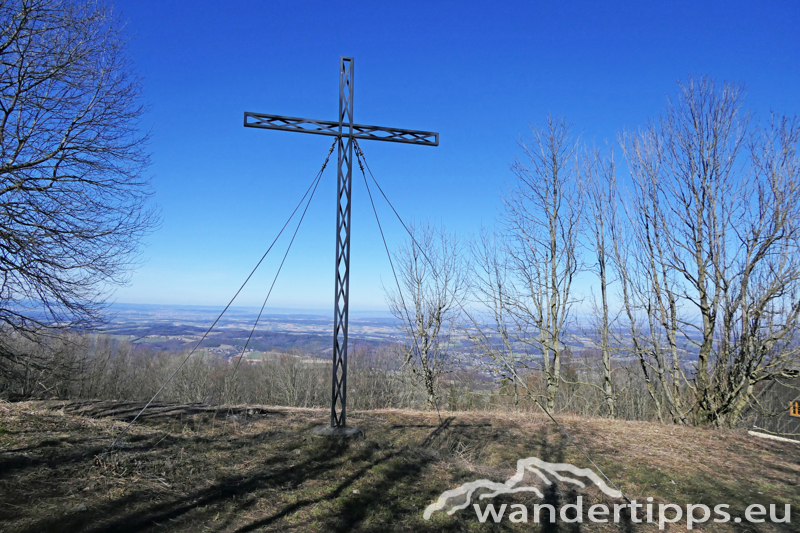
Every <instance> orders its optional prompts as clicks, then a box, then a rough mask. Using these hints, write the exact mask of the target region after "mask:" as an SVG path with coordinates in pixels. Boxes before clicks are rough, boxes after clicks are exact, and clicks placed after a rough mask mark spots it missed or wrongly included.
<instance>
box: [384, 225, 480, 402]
mask: <svg viewBox="0 0 800 533" xmlns="http://www.w3.org/2000/svg"><path fill="white" fill-rule="evenodd" d="M410 232H411V236H410V238H409V240H408V241H406V242H405V243H404V244H403V245H402V246H401V247H400V249H399V250H398V252H397V253H396V254H395V265H396V266H397V271H398V276H399V280H398V281H399V285H400V287H399V290H398V289H389V290H386V299H387V303H388V304H389V309H390V310H391V312H392V314H393V315H394V316H395V317H396V318H397V319H398V320H399V321H400V323H401V328H402V330H403V332H404V333H405V336H406V341H405V343H404V345H403V346H402V350H403V359H404V364H405V366H406V367H407V368H408V369H409V370H410V372H411V373H412V374H413V375H415V376H417V377H418V378H419V379H421V380H422V383H423V385H424V387H425V391H426V393H427V395H428V404H429V405H430V406H431V407H435V408H437V409H438V393H437V386H438V384H437V382H438V379H439V377H440V376H441V375H442V374H443V373H444V372H446V371H447V370H448V369H447V363H448V361H449V359H450V357H451V355H452V346H451V336H452V334H453V332H454V331H455V328H457V327H458V321H459V318H460V316H461V312H462V309H461V305H463V303H462V299H463V298H464V296H465V293H466V289H467V278H466V271H465V266H464V261H463V259H462V257H461V255H460V250H459V245H458V241H457V239H456V237H455V236H453V235H450V234H448V233H447V232H446V231H445V230H444V228H436V227H434V226H432V225H430V224H425V225H422V226H416V225H414V224H412V225H411V227H410Z"/></svg>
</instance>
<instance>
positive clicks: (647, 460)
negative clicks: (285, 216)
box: [0, 402, 800, 533]
mask: <svg viewBox="0 0 800 533" xmlns="http://www.w3.org/2000/svg"><path fill="white" fill-rule="evenodd" d="M140 407H141V406H140V405H138V404H129V403H109V402H80V403H79V402H73V403H69V402H67V403H63V402H25V403H16V404H8V403H6V404H0V531H6V532H9V533H10V532H15V533H33V532H37V533H38V532H45V531H58V532H62V531H63V532H69V531H87V532H123V533H124V532H140V531H187V532H188V531H192V532H194V531H236V532H245V531H312V532H313V531H318V532H336V531H392V532H404V531H409V532H410V531H445V532H455V531H496V530H500V531H506V530H507V531H546V532H552V531H569V532H575V531H617V530H624V531H657V529H658V528H657V527H655V526H653V525H647V524H639V523H634V522H632V521H631V519H630V517H629V516H627V517H626V516H623V518H622V520H621V523H619V524H613V523H610V524H606V525H600V524H591V523H587V522H586V521H585V520H586V518H585V516H586V508H588V507H589V506H590V505H591V504H594V503H598V502H601V503H606V504H610V506H613V503H614V502H615V501H614V500H612V499H610V498H609V497H607V496H605V495H603V494H602V493H601V492H600V491H599V490H597V489H596V488H595V487H591V486H590V487H587V488H586V489H580V490H581V492H580V493H578V492H576V489H575V488H574V487H573V486H572V485H569V486H557V487H556V488H551V489H550V490H548V491H546V500H547V501H549V502H551V503H553V504H554V505H555V506H556V507H557V508H558V507H559V506H561V505H564V504H566V503H570V502H574V501H575V500H576V498H577V496H578V495H581V496H582V498H583V502H584V523H582V524H565V523H563V522H562V523H557V524H543V525H538V524H533V523H532V522H531V523H527V524H524V523H520V524H514V523H511V522H509V520H508V519H504V520H503V521H502V522H501V523H500V524H493V523H480V522H479V520H478V518H477V517H476V513H475V512H474V510H473V509H472V507H471V506H470V507H468V508H467V509H464V510H462V511H457V512H455V513H454V514H453V515H452V516H448V515H447V514H446V513H444V512H442V511H440V512H437V513H434V515H433V517H432V518H431V520H429V521H426V520H424V519H423V511H424V510H425V508H426V506H428V505H429V504H430V503H432V502H434V501H436V500H437V498H438V497H439V495H440V494H441V493H442V492H444V491H446V490H449V489H454V488H456V487H458V486H459V485H461V484H464V483H467V482H470V481H475V480H478V479H482V478H483V479H489V480H493V481H497V482H504V481H505V480H506V479H508V478H509V477H510V476H512V475H513V474H514V472H515V468H516V462H517V460H519V459H524V458H527V457H538V458H539V459H542V460H545V461H549V462H553V463H557V462H569V463H573V464H575V465H577V466H580V467H587V466H589V464H588V462H587V461H586V459H585V458H584V457H583V456H582V455H581V454H580V452H578V450H577V449H576V448H575V447H574V446H572V445H571V444H569V441H568V440H567V439H566V438H565V437H564V436H563V434H561V433H560V432H559V431H558V429H557V428H556V427H555V426H554V425H553V424H552V422H549V421H548V420H546V419H545V418H543V417H540V416H531V415H522V414H520V415H516V414H508V413H460V412H459V413H442V416H443V418H444V420H443V422H442V423H440V420H439V418H438V417H437V416H436V414H431V413H423V412H416V411H399V410H397V411H396V410H386V411H370V412H355V413H350V415H349V418H348V422H349V423H350V424H351V425H355V426H357V427H359V428H360V429H362V430H363V431H364V434H365V438H361V439H355V440H348V441H342V440H331V439H321V438H316V437H313V436H312V434H311V431H310V430H311V429H312V428H313V427H314V426H315V425H319V424H324V423H326V421H327V420H328V419H327V412H326V411H324V410H306V409H289V408H280V407H249V408H247V409H245V408H241V407H240V408H231V409H219V410H215V409H214V408H210V407H207V406H202V405H182V406H178V405H164V404H162V405H157V406H153V407H151V408H150V409H148V411H146V414H145V415H144V416H143V417H142V418H141V419H140V420H139V421H138V422H137V424H136V425H134V426H133V428H132V429H131V431H130V432H129V433H128V434H127V435H126V437H125V439H124V441H125V442H124V447H122V448H121V449H120V450H119V451H117V452H114V453H112V454H109V455H106V456H102V455H101V454H102V452H103V451H104V450H105V449H106V448H107V447H108V445H109V444H110V442H111V440H112V438H113V436H114V435H115V434H116V433H117V432H119V431H120V430H121V429H122V428H123V427H124V425H125V421H127V420H130V419H131V418H132V417H133V415H134V414H135V413H136V412H137V411H138V408H140ZM558 418H559V421H560V422H561V423H562V424H563V425H564V426H565V427H566V428H567V430H568V431H569V432H570V434H571V435H572V436H573V438H574V439H575V440H576V441H577V442H578V443H580V444H581V445H582V446H585V448H586V450H587V452H588V453H589V454H590V456H592V458H593V459H594V460H595V461H596V462H597V464H598V465H599V466H600V468H601V469H603V471H605V473H606V474H607V475H608V476H609V477H610V478H611V479H612V480H613V481H614V482H615V483H617V484H618V485H619V486H620V487H621V488H622V490H623V491H624V492H625V493H626V495H627V496H628V497H630V498H635V499H637V500H638V501H640V502H644V503H646V499H647V498H648V497H652V498H653V503H654V505H656V508H657V505H658V504H659V503H674V504H679V505H685V504H689V503H693V504H700V503H704V504H708V505H710V506H712V507H713V506H714V505H717V504H721V503H725V504H728V505H730V509H728V512H729V513H730V514H731V516H732V517H736V516H739V517H742V516H744V509H745V507H747V506H748V505H750V504H754V503H760V504H764V505H765V506H766V505H768V504H771V503H772V504H779V509H780V512H779V513H778V514H779V516H782V515H783V505H784V504H786V503H789V504H791V508H792V511H791V523H789V524H770V523H765V524H745V523H740V524H736V523H733V522H729V523H726V524H703V525H696V526H695V530H696V531H697V530H700V531H730V532H744V531H781V532H783V531H800V513H798V511H800V445H797V444H789V443H780V442H775V441H768V440H763V439H758V438H754V437H750V436H748V435H747V434H746V433H744V432H742V431H719V430H709V429H697V428H682V427H674V426H660V425H657V424H649V423H637V422H620V421H612V420H606V419H588V420H587V419H581V418H577V417H570V416H560V417H558ZM492 501H493V503H494V504H495V506H496V507H498V508H499V506H500V505H501V504H502V503H506V504H507V505H508V506H509V507H510V506H511V505H512V504H525V505H527V506H528V508H529V509H532V508H533V504H534V503H541V501H540V500H539V499H538V498H537V497H535V496H533V495H530V494H528V495H525V494H511V495H504V496H500V497H497V498H495V499H494V500H492ZM616 502H619V503H622V500H616ZM485 503H486V501H483V502H481V505H484V504H485ZM529 518H530V519H531V520H532V516H530V517H529ZM667 530H668V531H683V530H686V524H685V522H683V523H680V525H675V526H669V525H667Z"/></svg>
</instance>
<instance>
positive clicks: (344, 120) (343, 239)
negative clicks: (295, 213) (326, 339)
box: [244, 57, 439, 428]
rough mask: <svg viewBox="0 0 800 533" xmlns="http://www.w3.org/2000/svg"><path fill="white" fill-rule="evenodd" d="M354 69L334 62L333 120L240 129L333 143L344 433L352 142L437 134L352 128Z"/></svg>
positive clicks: (430, 140) (336, 360)
mask: <svg viewBox="0 0 800 533" xmlns="http://www.w3.org/2000/svg"><path fill="white" fill-rule="evenodd" d="M353 64H354V60H353V58H352V57H342V58H341V60H340V62H339V116H338V120H336V121H331V120H314V119H307V118H296V117H286V116H281V115H267V114H264V113H250V112H245V114H244V125H245V127H248V128H263V129H268V130H282V131H297V132H301V133H313V134H316V135H330V136H333V137H337V138H338V142H337V147H338V149H337V153H338V173H337V177H336V277H335V281H334V310H333V355H332V361H333V374H332V386H331V428H344V427H345V426H346V425H347V325H348V317H349V309H350V199H351V191H352V183H353V141H354V140H355V139H367V140H373V141H389V142H398V143H406V144H419V145H423V146H438V145H439V134H438V133H436V132H431V131H417V130H406V129H401V128H386V127H382V126H364V125H361V124H354V123H353V79H354V77H353Z"/></svg>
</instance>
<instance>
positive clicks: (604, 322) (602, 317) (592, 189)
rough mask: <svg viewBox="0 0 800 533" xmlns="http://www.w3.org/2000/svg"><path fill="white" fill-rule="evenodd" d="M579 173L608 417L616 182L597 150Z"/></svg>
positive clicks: (611, 396) (611, 168)
mask: <svg viewBox="0 0 800 533" xmlns="http://www.w3.org/2000/svg"><path fill="white" fill-rule="evenodd" d="M580 172H581V174H582V175H583V177H582V179H581V181H582V182H583V184H584V186H585V193H586V194H585V202H586V206H585V210H584V217H585V218H586V220H585V222H584V228H585V230H586V237H587V245H588V247H589V249H590V252H591V254H592V256H593V259H594V267H595V268H594V269H593V270H594V273H595V274H596V275H597V282H598V286H599V289H600V302H599V303H598V302H596V301H593V306H594V313H593V314H594V316H595V319H596V320H595V322H596V323H595V325H594V326H595V327H594V330H595V333H596V334H597V335H598V336H599V337H600V339H599V340H600V359H601V364H602V391H603V397H604V400H605V405H606V409H607V411H608V414H609V415H610V416H612V417H613V416H614V415H615V413H616V408H615V391H614V380H613V379H612V374H611V373H612V369H611V358H612V351H613V350H612V347H611V340H612V331H611V327H612V325H613V322H614V320H615V317H612V313H611V311H610V310H609V305H608V296H609V294H608V293H609V288H610V286H611V283H612V281H613V280H612V276H613V274H612V268H613V242H614V241H615V239H617V238H618V237H619V234H620V227H619V221H618V219H617V181H616V167H615V164H614V159H613V155H612V157H610V158H608V159H604V158H603V157H602V156H601V154H600V152H599V150H596V149H594V150H590V151H588V152H587V153H586V154H585V156H584V157H583V158H582V161H581V166H580Z"/></svg>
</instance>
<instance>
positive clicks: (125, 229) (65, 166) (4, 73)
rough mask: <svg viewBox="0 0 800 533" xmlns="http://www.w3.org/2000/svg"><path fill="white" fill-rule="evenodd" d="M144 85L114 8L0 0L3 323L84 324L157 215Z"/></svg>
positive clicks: (124, 273)
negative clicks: (143, 120)
mask: <svg viewBox="0 0 800 533" xmlns="http://www.w3.org/2000/svg"><path fill="white" fill-rule="evenodd" d="M139 96H140V82H139V80H138V78H137V77H136V76H135V75H134V74H133V72H132V69H131V66H130V64H129V62H128V60H127V58H126V42H125V40H124V37H123V35H122V33H121V28H120V24H119V22H118V21H117V20H116V18H115V17H114V15H113V13H112V11H111V8H110V7H109V6H106V5H105V4H104V3H103V2H102V1H96V0H75V1H70V0H9V1H6V2H3V3H2V4H0V324H2V325H3V327H4V328H5V329H6V330H8V329H12V330H15V331H22V332H31V331H36V330H39V329H41V328H52V327H56V328H73V327H87V326H93V325H95V324H97V323H98V322H99V321H100V320H101V311H102V309H103V307H104V302H105V300H106V298H107V296H108V294H109V292H108V291H109V289H110V288H112V287H113V286H114V285H118V284H121V283H124V282H126V280H127V279H128V274H129V272H130V267H131V266H132V265H133V264H134V263H135V261H136V258H137V250H138V247H139V243H140V240H141V238H142V237H143V236H144V235H145V234H146V233H147V232H148V231H150V230H152V229H153V227H154V225H155V224H156V223H157V217H156V216H155V215H154V213H153V211H152V210H151V209H149V208H148V207H147V202H148V198H149V196H150V191H149V188H148V183H147V180H146V179H145V177H144V176H143V172H144V170H145V168H146V166H147V164H148V154H147V152H146V151H145V141H146V136H143V135H142V134H141V133H140V132H139V119H140V117H141V115H142V107H141V106H140V105H139V104H138V99H139Z"/></svg>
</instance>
